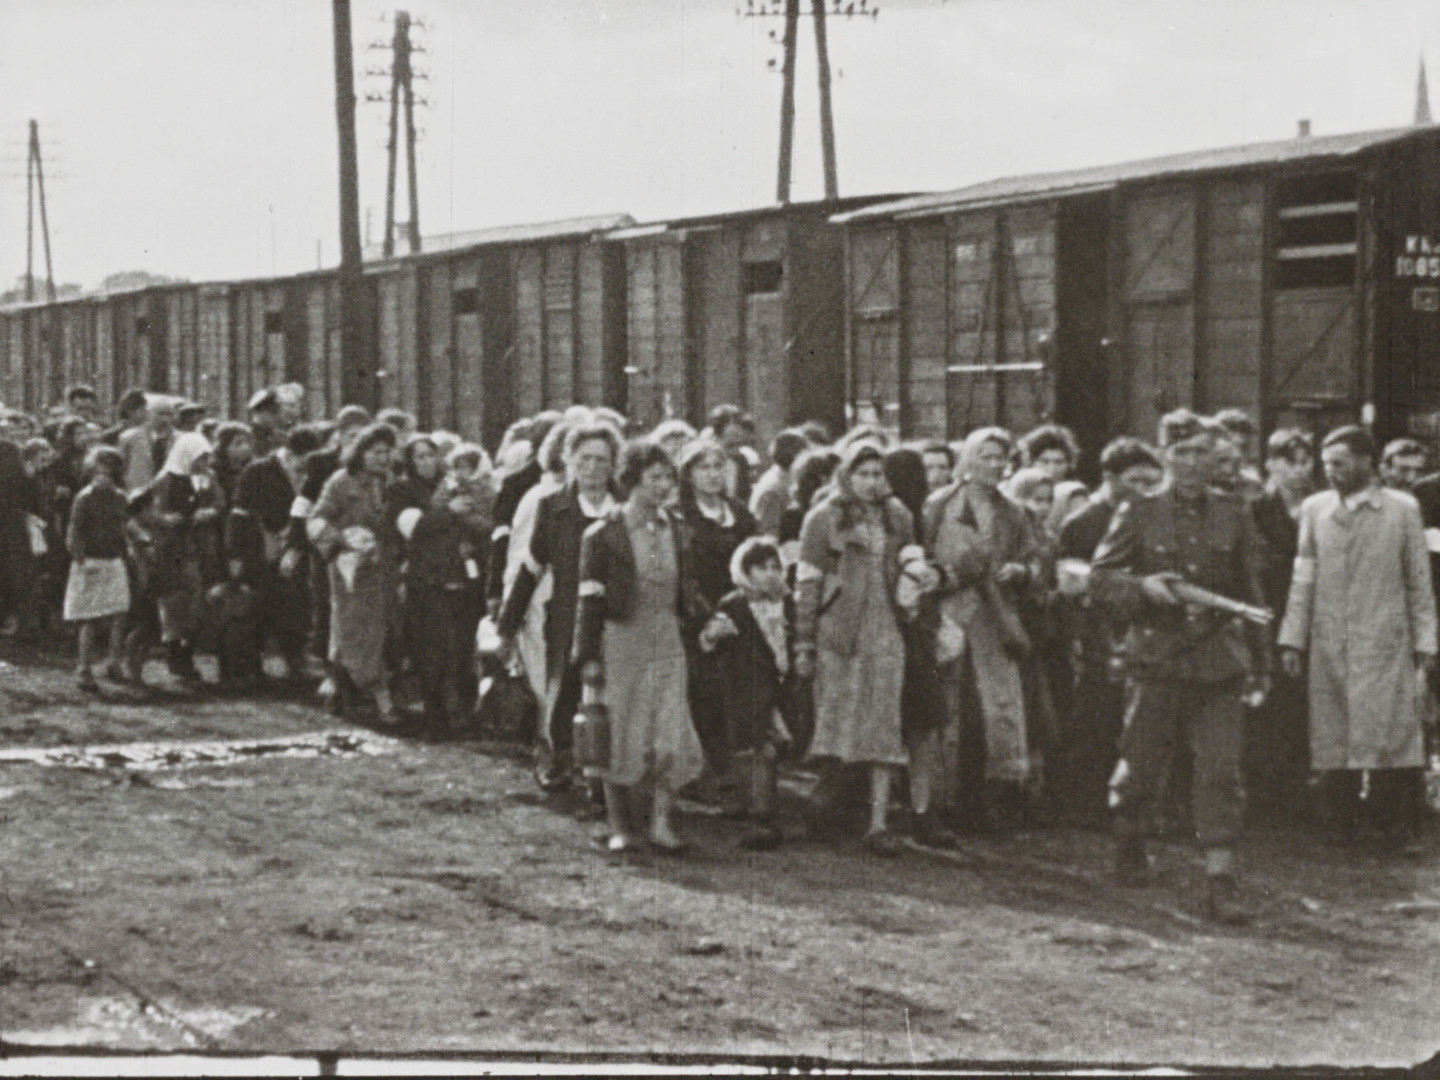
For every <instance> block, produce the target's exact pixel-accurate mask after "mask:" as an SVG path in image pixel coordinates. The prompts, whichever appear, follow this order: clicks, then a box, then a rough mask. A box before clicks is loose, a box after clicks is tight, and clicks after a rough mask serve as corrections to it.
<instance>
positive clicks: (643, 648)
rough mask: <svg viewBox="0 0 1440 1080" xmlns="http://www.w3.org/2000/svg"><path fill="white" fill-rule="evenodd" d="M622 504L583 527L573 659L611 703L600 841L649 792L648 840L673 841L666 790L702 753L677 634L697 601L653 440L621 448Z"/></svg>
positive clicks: (696, 769) (670, 473) (686, 778)
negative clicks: (635, 797) (635, 795)
mask: <svg viewBox="0 0 1440 1080" xmlns="http://www.w3.org/2000/svg"><path fill="white" fill-rule="evenodd" d="M619 480H620V485H621V487H622V489H625V490H627V491H628V495H627V497H626V500H625V505H624V507H623V508H622V509H621V510H620V511H619V512H618V513H615V514H612V515H610V516H609V517H608V518H607V519H606V520H605V521H603V522H601V523H599V524H596V525H594V526H592V527H591V528H590V529H589V530H588V531H587V532H586V533H585V540H584V544H583V546H582V547H581V553H580V576H581V582H580V610H579V625H578V627H577V632H576V635H575V641H576V646H575V659H576V661H577V662H578V663H579V664H581V666H582V671H583V673H584V678H585V682H586V684H587V685H593V686H597V687H598V686H600V685H601V684H603V686H604V692H605V698H606V701H607V703H608V704H609V707H610V715H611V718H612V728H611V735H610V765H609V768H607V769H605V770H604V773H603V776H602V779H603V781H604V784H605V812H606V816H607V818H608V821H609V827H610V839H609V843H608V847H609V850H611V851H614V852H619V851H625V850H626V849H628V848H629V847H630V846H631V845H632V843H633V840H632V839H631V830H630V819H629V810H630V808H629V807H628V806H627V802H628V796H629V795H630V793H632V792H634V791H636V790H637V789H638V788H640V787H642V785H643V786H648V787H651V788H653V791H654V804H653V812H652V815H651V822H650V840H651V842H652V843H653V844H654V845H655V847H657V848H658V849H660V850H661V851H677V850H679V849H680V847H681V843H680V840H679V838H678V837H677V836H676V835H675V830H674V827H673V825H672V822H671V814H672V810H673V807H674V804H675V793H676V792H677V791H679V790H680V788H682V787H683V786H684V785H685V784H687V783H689V782H690V781H691V780H694V779H695V778H696V777H698V776H699V775H700V770H701V767H702V764H703V754H702V752H701V749H700V742H699V740H698V739H697V738H696V735H695V729H694V725H693V724H692V723H691V722H690V710H689V707H688V704H687V702H688V696H689V695H688V690H687V685H686V684H687V675H686V671H687V663H686V659H685V646H684V644H683V641H684V638H685V636H686V634H685V633H683V632H682V628H683V627H688V626H689V625H691V624H692V623H693V622H694V621H695V615H696V611H697V609H696V607H695V603H694V600H693V597H692V596H691V593H690V587H689V580H690V579H689V575H688V574H687V573H686V567H685V566H684V554H683V553H684V543H683V542H682V540H681V537H680V533H679V530H678V528H677V527H676V524H675V522H674V520H673V519H672V518H671V516H670V515H669V514H667V513H666V511H665V505H666V503H668V502H669V501H670V495H671V491H672V490H673V488H674V485H675V465H674V463H673V462H672V461H671V460H670V457H669V455H668V454H666V453H665V451H664V449H662V448H661V447H659V446H656V445H655V444H654V443H651V442H648V441H643V442H635V443H632V444H630V445H629V446H628V447H626V450H625V456H624V460H623V464H622V466H621V469H620V477H619Z"/></svg>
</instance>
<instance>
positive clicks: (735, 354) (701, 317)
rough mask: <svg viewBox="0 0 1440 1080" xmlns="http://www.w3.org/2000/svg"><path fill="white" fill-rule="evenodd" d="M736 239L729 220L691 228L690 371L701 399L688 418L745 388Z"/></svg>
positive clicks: (738, 394) (732, 400)
mask: <svg viewBox="0 0 1440 1080" xmlns="http://www.w3.org/2000/svg"><path fill="white" fill-rule="evenodd" d="M740 241H741V237H740V230H739V229H738V228H737V227H735V226H733V225H732V226H723V227H721V228H716V229H701V230H695V231H694V232H692V233H691V236H690V239H689V241H688V247H689V248H690V260H691V263H690V265H691V275H692V278H693V285H694V287H693V288H692V290H691V296H692V298H693V299H694V301H695V303H696V304H697V306H698V310H697V311H695V312H694V313H693V314H692V316H691V325H692V326H693V327H694V329H695V339H696V346H697V348H696V350H695V354H694V356H693V358H692V361H691V362H692V364H693V365H694V369H693V370H692V372H691V375H692V379H693V380H694V382H695V384H697V385H698V388H699V394H698V395H696V396H698V397H699V398H700V400H699V401H698V402H697V403H696V408H694V409H692V410H691V416H690V419H691V421H692V422H694V421H695V420H698V419H702V418H703V417H704V416H705V415H706V414H707V413H709V411H710V410H711V409H713V408H714V407H715V406H716V405H721V404H724V403H727V402H730V403H738V402H739V401H740V400H741V395H742V393H743V392H744V385H745V376H746V373H745V371H744V367H743V365H744V364H745V354H744V350H742V349H741V340H742V337H743V335H744V333H745V330H744V319H743V317H742V305H743V303H744V295H743V293H742V292H741V282H740V267H741V263H740Z"/></svg>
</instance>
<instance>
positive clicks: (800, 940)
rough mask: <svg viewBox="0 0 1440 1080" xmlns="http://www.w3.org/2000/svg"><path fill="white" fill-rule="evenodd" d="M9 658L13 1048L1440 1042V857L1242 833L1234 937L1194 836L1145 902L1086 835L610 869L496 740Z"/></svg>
mask: <svg viewBox="0 0 1440 1080" xmlns="http://www.w3.org/2000/svg"><path fill="white" fill-rule="evenodd" d="M0 659H3V660H4V661H5V666H4V667H0V821H3V829H0V868H3V885H4V889H3V892H4V895H3V902H0V1036H3V1038H4V1039H5V1040H6V1041H7V1042H10V1043H12V1044H28V1045H36V1044H43V1045H92V1046H104V1047H113V1048H134V1049H200V1050H204V1049H211V1050H215V1049H219V1050H230V1051H256V1052H258V1051H287V1050H337V1051H340V1052H342V1053H343V1052H347V1051H367V1050H368V1051H400V1052H407V1053H420V1052H423V1051H442V1050H443V1051H453V1050H489V1051H520V1050H548V1051H575V1052H586V1051H604V1052H623V1053H635V1054H640V1053H649V1052H656V1051H662V1052H664V1051H670V1052H674V1051H686V1052H697V1053H715V1054H721V1055H732V1054H745V1055H751V1054H778V1055H805V1056H813V1057H816V1058H824V1059H829V1060H831V1061H852V1062H893V1063H909V1062H933V1061H941V1060H950V1061H955V1060H968V1061H977V1060H987V1061H1005V1060H1008V1061H1056V1062H1059V1061H1067V1062H1089V1063H1181V1062H1184V1063H1192V1064H1227V1063H1228V1064H1245V1065H1270V1064H1291V1065H1294V1064H1315V1063H1332V1064H1343V1065H1356V1064H1405V1063H1413V1062H1417V1061H1420V1060H1423V1059H1426V1058H1429V1057H1430V1056H1431V1055H1433V1054H1435V1053H1436V1051H1437V1050H1440V1008H1437V1006H1436V1001H1437V991H1440V948H1437V946H1440V845H1437V844H1436V842H1435V840H1434V839H1433V837H1432V838H1431V839H1430V840H1428V841H1427V845H1428V848H1427V852H1426V854H1425V856H1424V857H1423V858H1421V859H1419V860H1409V861H1404V860H1400V859H1398V858H1392V859H1382V858H1380V857H1377V856H1373V855H1368V854H1365V853H1356V852H1354V851H1348V850H1343V849H1340V848H1337V847H1333V846H1329V845H1327V844H1326V843H1325V842H1323V841H1322V840H1320V839H1318V838H1313V837H1310V836H1297V835H1293V834H1281V833H1268V834H1258V835H1252V836H1250V837H1249V839H1248V840H1247V843H1246V845H1245V847H1244V851H1243V866H1244V868H1245V872H1246V882H1245V894H1246V898H1247V899H1248V901H1249V902H1250V903H1251V906H1252V907H1253V908H1254V909H1255V910H1256V912H1257V914H1258V918H1257V920H1256V922H1255V923H1254V924H1253V925H1252V926H1250V927H1248V928H1245V929H1243V930H1222V929H1217V928H1215V927H1212V926H1209V925H1206V924H1204V923H1202V922H1200V921H1199V920H1198V919H1197V918H1196V917H1195V915H1194V914H1193V912H1194V898H1193V897H1192V895H1191V891H1192V884H1191V883H1192V881H1193V878H1194V874H1195V871H1196V867H1195V863H1194V858H1193V856H1192V854H1191V853H1190V852H1189V851H1188V850H1186V849H1185V848H1184V847H1183V846H1178V845H1177V846H1171V847H1168V848H1166V849H1165V850H1164V851H1163V852H1162V853H1161V856H1160V862H1159V867H1160V871H1161V884H1160V885H1159V887H1157V888H1153V889H1149V890H1144V891H1135V890H1131V891H1126V890H1122V889H1119V888H1117V887H1116V886H1114V885H1112V884H1111V883H1110V882H1109V881H1108V880H1107V878H1106V876H1105V867H1106V854H1107V846H1106V843H1105V838H1104V837H1103V836H1102V835H1100V834H1099V833H1095V832H1084V831H1078V830H1051V831H1037V832H1033V833H1030V834H1024V835H1019V836H1014V837H1008V838H1004V839H995V840H984V841H967V842H966V843H965V845H964V847H963V849H962V850H961V851H960V852H958V853H942V852H933V851H923V850H919V849H916V850H912V851H910V852H907V853H906V854H905V855H903V856H902V857H901V858H899V859H893V860H882V859H878V858H876V857H874V856H871V855H868V854H867V853H866V852H865V851H864V850H863V849H862V848H861V847H860V846H859V844H858V842H856V841H854V840H845V839H841V840H831V841H825V842H821V841H818V840H814V841H797V842H794V843H791V844H787V845H786V846H784V847H782V848H781V849H780V850H779V851H777V852H774V853H769V854H750V853H746V852H744V851H742V850H740V849H739V848H738V847H737V839H738V837H739V835H740V831H741V828H742V826H741V825H740V823H738V822H733V821H729V820H726V819H724V818H721V817H719V816H717V815H713V814H702V813H699V812H695V813H691V814H688V815H686V816H684V818H683V819H682V824H683V826H684V827H685V830H686V832H687V835H688V837H689V838H690V839H691V840H692V841H693V846H692V850H691V851H690V852H689V853H688V854H687V855H685V856H684V857H681V858H678V859H677V858H674V857H663V856H657V855H653V854H650V855H640V856H631V857H629V858H628V859H627V860H625V861H616V860H615V859H613V858H611V857H610V856H607V855H606V854H604V853H602V852H600V851H599V850H597V849H596V848H595V846H594V844H593V843H592V834H593V833H594V832H595V830H596V827H597V826H596V823H595V822H594V821H591V820H586V819H585V818H584V816H583V814H580V813H578V812H577V808H576V806H575V805H572V804H565V803H563V802H555V801H551V800H547V799H546V798H544V797H542V796H541V795H540V794H539V793H538V792H537V790H536V789H535V787H534V785H533V783H532V781H531V779H530V776H529V772H528V769H527V768H526V766H525V764H524V762H523V760H522V758H521V756H520V755H519V754H518V753H517V752H515V751H514V750H509V749H507V748H505V747H502V746H498V745H494V744H487V743H483V742H461V741H435V740H424V739H419V738H413V737H401V738H391V737H388V736H387V735H385V734H384V733H376V732H373V731H371V730H369V729H367V728H365V727H363V726H358V725H346V724H343V723H338V722H336V721H335V720H333V719H332V718H330V717H327V716H325V715H323V714H321V713H320V712H318V711H316V710H314V709H312V708H309V707H308V706H307V705H305V704H304V703H302V702H300V701H299V700H298V699H295V698H291V699H286V698H282V697H278V696H277V697H267V698H262V699H250V700H241V699H234V698H223V697H218V696H212V697H197V696H194V695H189V694H184V693H181V692H179V691H178V689H176V688H173V687H171V688H169V689H166V688H164V687H162V688H160V689H157V690H154V691H148V692H141V693H136V692H131V691H120V690H113V689H112V690H111V691H109V692H108V693H107V697H106V698H104V699H102V700H96V699H94V698H86V697H84V696H83V695H81V694H80V693H78V692H77V691H75V690H74V689H73V684H72V680H71V678H70V676H69V675H68V673H67V672H66V671H65V670H64V669H63V668H62V667H61V666H60V663H59V661H58V660H55V659H49V660H46V659H44V658H41V657H37V656H36V655H35V654H32V653H20V652H18V651H16V650H15V649H10V650H9V651H4V650H3V649H0ZM154 670H155V668H154V667H153V666H152V671H154ZM156 677H157V680H159V679H160V676H159V675H158V672H157V674H156ZM161 681H163V680H161ZM237 743H238V744H239V745H238V746H237ZM157 744H158V745H157ZM97 747H98V749H95V748H97ZM86 748H89V749H86ZM39 751H52V752H51V753H40V752H39Z"/></svg>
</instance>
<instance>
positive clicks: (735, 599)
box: [700, 536, 795, 851]
mask: <svg viewBox="0 0 1440 1080" xmlns="http://www.w3.org/2000/svg"><path fill="white" fill-rule="evenodd" d="M730 577H731V580H733V581H734V583H735V585H736V588H735V590H734V591H733V592H730V593H727V594H726V595H725V597H724V598H722V599H721V601H720V604H719V606H718V607H717V609H716V613H715V616H714V617H713V618H712V619H711V620H710V622H709V623H707V624H706V626H705V629H704V630H703V631H701V633H700V648H701V649H702V650H704V651H705V652H712V653H714V654H715V656H716V658H717V662H718V665H719V667H720V670H721V672H722V674H723V678H722V679H721V680H720V686H721V687H722V693H723V709H724V717H725V730H726V734H727V736H728V745H729V749H730V752H731V753H732V754H734V755H735V756H736V757H737V758H739V759H741V760H742V761H744V762H745V763H746V764H747V766H748V769H747V771H748V773H749V785H748V787H749V808H748V809H749V816H750V817H751V819H752V820H753V821H754V822H755V828H754V829H753V830H752V831H751V832H750V833H749V834H748V835H747V836H746V837H745V838H744V840H742V841H741V843H742V845H743V846H744V847H746V848H749V849H750V850H752V851H768V850H771V849H772V848H774V847H775V846H776V845H777V844H779V842H780V832H779V830H778V829H777V828H776V827H775V759H776V757H777V756H778V754H779V749H780V748H781V747H782V746H784V745H785V744H787V743H789V742H790V733H789V731H788V729H787V728H786V726H785V721H784V719H783V718H782V715H781V714H782V710H783V708H784V705H785V702H786V699H787V696H788V690H789V686H790V681H791V673H792V671H793V669H794V665H793V663H792V662H791V661H792V659H793V640H794V634H793V631H794V626H795V605H794V601H793V599H792V598H791V597H790V594H789V590H788V589H787V587H786V584H785V568H784V566H783V565H782V563H781V561H780V549H779V548H778V547H776V546H775V544H774V542H773V541H771V540H768V539H766V538H764V537H758V536H757V537H751V538H750V539H748V540H746V541H744V542H743V543H742V544H741V545H740V546H739V547H738V548H736V549H735V554H734V556H733V557H732V558H731V560H730Z"/></svg>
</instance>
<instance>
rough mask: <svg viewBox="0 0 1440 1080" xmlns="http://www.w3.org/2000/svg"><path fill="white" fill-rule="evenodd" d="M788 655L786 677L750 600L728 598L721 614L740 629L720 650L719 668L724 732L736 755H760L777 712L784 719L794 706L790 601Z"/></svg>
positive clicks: (791, 609)
mask: <svg viewBox="0 0 1440 1080" xmlns="http://www.w3.org/2000/svg"><path fill="white" fill-rule="evenodd" d="M784 605H785V628H786V635H785V638H786V640H785V651H786V660H787V663H786V670H785V672H783V673H782V672H781V670H780V665H779V664H777V663H776V661H775V653H774V651H773V650H772V649H771V648H770V642H769V641H767V640H766V638H765V634H764V632H763V631H762V630H761V629H760V624H759V623H758V622H756V621H755V614H754V612H752V611H751V610H750V601H749V599H748V598H747V597H746V595H745V593H744V592H743V591H741V590H740V589H735V590H734V591H732V592H730V593H729V594H727V595H726V596H725V597H723V598H722V599H721V601H720V603H719V605H718V607H717V609H716V610H717V611H718V612H720V613H722V614H724V615H726V616H727V617H728V618H729V619H730V621H731V622H732V623H734V624H735V629H736V630H737V631H739V632H738V633H737V634H736V635H735V636H733V637H728V638H725V639H724V640H722V641H721V642H720V643H719V644H717V645H716V646H715V651H714V654H713V655H714V657H715V666H716V668H717V669H718V671H719V672H720V675H721V678H720V680H719V688H720V698H721V710H722V712H723V714H724V718H725V726H724V730H725V733H726V736H727V739H728V743H729V747H728V748H729V750H730V751H731V752H732V753H740V752H741V751H745V750H759V749H760V748H762V747H763V746H764V745H765V744H766V743H768V742H769V741H770V719H771V716H772V715H773V714H774V713H775V712H776V711H777V710H778V711H780V712H781V713H782V715H783V714H784V713H786V712H788V711H789V708H790V706H791V700H790V696H791V695H790V691H791V683H792V676H791V673H793V672H794V670H795V640H794V638H795V602H794V600H793V599H792V598H791V597H788V596H787V597H786V598H785V601H784Z"/></svg>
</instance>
